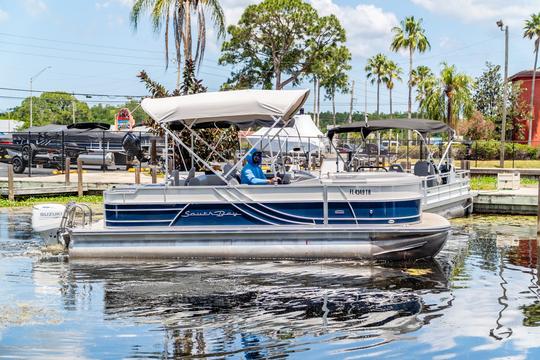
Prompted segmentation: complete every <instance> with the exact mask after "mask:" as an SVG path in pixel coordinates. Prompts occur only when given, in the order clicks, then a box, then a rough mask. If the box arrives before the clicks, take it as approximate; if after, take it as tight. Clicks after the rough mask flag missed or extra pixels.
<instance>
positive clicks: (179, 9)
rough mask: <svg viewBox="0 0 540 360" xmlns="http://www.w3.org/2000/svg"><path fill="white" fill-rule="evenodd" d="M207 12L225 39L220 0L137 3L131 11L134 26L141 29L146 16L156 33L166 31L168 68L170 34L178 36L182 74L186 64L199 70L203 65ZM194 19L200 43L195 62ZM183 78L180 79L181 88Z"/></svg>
mask: <svg viewBox="0 0 540 360" xmlns="http://www.w3.org/2000/svg"><path fill="white" fill-rule="evenodd" d="M205 11H207V12H209V13H210V15H211V17H212V22H213V25H214V27H215V28H216V30H217V35H218V37H223V36H224V35H225V15H224V13H223V9H222V7H221V5H220V3H219V0H135V2H134V4H133V7H132V8H131V23H132V24H133V27H134V28H135V29H137V27H138V24H139V21H140V19H141V18H142V16H143V14H145V13H146V12H149V13H150V18H151V21H152V25H153V27H154V31H155V32H156V33H159V32H160V31H161V29H162V27H164V28H165V33H164V40H165V66H166V67H168V64H169V31H171V30H172V32H173V34H174V44H175V50H176V54H175V55H176V65H177V69H178V74H180V68H181V64H182V61H181V59H182V52H183V55H184V61H194V62H195V64H196V65H197V67H199V66H200V65H201V62H202V60H203V57H204V51H205V48H206V18H205ZM192 17H195V18H196V24H197V32H196V35H197V41H196V48H195V58H193V40H192V37H193V34H192ZM179 86H180V78H178V79H177V88H179Z"/></svg>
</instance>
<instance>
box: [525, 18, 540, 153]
mask: <svg viewBox="0 0 540 360" xmlns="http://www.w3.org/2000/svg"><path fill="white" fill-rule="evenodd" d="M523 37H526V38H529V39H531V40H532V39H534V38H535V40H534V67H533V78H532V85H531V105H530V110H531V115H530V117H529V145H531V142H532V121H533V116H534V88H535V85H536V83H535V82H536V67H537V65H538V46H539V45H540V13H538V14H532V15H531V18H530V19H528V20H525V26H524V27H523Z"/></svg>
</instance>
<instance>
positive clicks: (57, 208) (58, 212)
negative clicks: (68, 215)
mask: <svg viewBox="0 0 540 360" xmlns="http://www.w3.org/2000/svg"><path fill="white" fill-rule="evenodd" d="M65 210H66V207H65V206H64V205H60V204H40V205H35V206H34V207H33V208H32V230H33V231H34V232H36V233H38V234H39V235H40V236H41V237H42V238H43V240H45V243H46V244H48V245H52V244H56V243H58V238H57V231H58V229H59V228H60V224H61V222H62V217H63V216H64V211H65Z"/></svg>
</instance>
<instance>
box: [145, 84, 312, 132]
mask: <svg viewBox="0 0 540 360" xmlns="http://www.w3.org/2000/svg"><path fill="white" fill-rule="evenodd" d="M308 95H309V90H236V91H220V92H207V93H201V94H194V95H185V96H175V97H168V98H161V99H144V100H143V101H142V103H141V106H142V108H143V110H144V111H145V112H146V113H147V114H148V115H150V117H152V119H154V120H155V121H157V122H159V123H169V125H171V124H172V123H174V124H176V125H184V126H193V127H196V128H201V127H203V128H204V127H214V126H220V127H223V126H229V125H235V126H237V127H239V128H248V127H253V126H257V125H258V126H271V125H273V124H274V122H275V121H276V118H281V121H282V124H281V126H283V125H284V124H285V123H286V122H287V121H288V120H289V119H290V118H291V117H292V116H294V114H295V113H296V112H297V111H298V110H300V108H301V107H302V105H303V104H304V102H305V101H306V99H307V97H308ZM278 126H279V124H278Z"/></svg>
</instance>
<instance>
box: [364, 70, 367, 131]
mask: <svg viewBox="0 0 540 360" xmlns="http://www.w3.org/2000/svg"><path fill="white" fill-rule="evenodd" d="M364 121H365V122H366V124H367V121H368V115H367V80H366V81H365V82H364Z"/></svg>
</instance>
